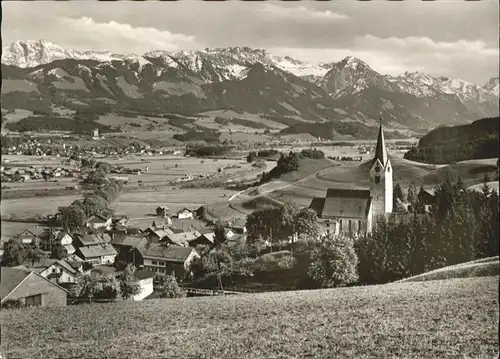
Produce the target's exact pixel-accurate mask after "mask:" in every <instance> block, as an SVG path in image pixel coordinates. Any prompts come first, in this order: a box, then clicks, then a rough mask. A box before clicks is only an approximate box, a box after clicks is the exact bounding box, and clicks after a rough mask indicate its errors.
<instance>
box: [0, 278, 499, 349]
mask: <svg viewBox="0 0 500 359" xmlns="http://www.w3.org/2000/svg"><path fill="white" fill-rule="evenodd" d="M497 298H498V276H496V277H483V278H464V279H450V280H443V281H429V282H414V283H395V284H388V285H379V286H367V287H354V288H342V289H328V290H317V291H300V292H279V293H262V294H248V295H236V296H227V297H197V298H184V299H155V300H147V301H143V302H120V303H112V304H92V305H81V306H70V307H65V308H54V309H40V308H38V309H37V308H30V309H21V310H9V311H2V312H1V313H0V319H1V322H2V343H1V347H0V352H1V354H2V355H4V356H6V357H8V358H10V357H22V358H35V357H36V358H39V357H42V358H55V357H58V358H61V357H64V358H68V357H85V358H103V357H113V358H127V357H133V358H167V357H201V356H202V357H211V358H215V357H217V358H221V357H225V358H227V357H232V358H234V357H253V358H256V357H261V358H262V357H268V358H269V357H286V358H290V357H299V358H305V357H311V358H318V357H349V358H354V357H355V358H390V357H405V358H458V357H461V358H463V357H467V358H478V357H481V358H492V357H496V356H497V355H498V344H499V343H498V306H497Z"/></svg>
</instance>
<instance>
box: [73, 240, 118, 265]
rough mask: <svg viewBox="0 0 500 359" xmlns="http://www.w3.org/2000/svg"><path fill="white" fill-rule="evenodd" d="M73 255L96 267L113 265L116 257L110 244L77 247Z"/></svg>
mask: <svg viewBox="0 0 500 359" xmlns="http://www.w3.org/2000/svg"><path fill="white" fill-rule="evenodd" d="M75 253H76V255H78V257H80V258H81V259H82V260H83V261H85V262H87V263H90V264H96V265H102V264H113V263H114V262H115V257H116V255H117V252H116V250H115V248H114V247H113V246H112V245H111V244H104V245H101V244H97V245H93V246H85V247H79V248H76V252H75Z"/></svg>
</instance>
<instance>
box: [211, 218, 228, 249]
mask: <svg viewBox="0 0 500 359" xmlns="http://www.w3.org/2000/svg"><path fill="white" fill-rule="evenodd" d="M226 242H227V235H226V229H225V228H224V226H223V225H222V224H220V223H218V224H216V225H215V228H214V246H215V247H218V248H220V246H222V245H223V244H224V243H226Z"/></svg>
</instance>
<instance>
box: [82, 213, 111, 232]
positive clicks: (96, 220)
mask: <svg viewBox="0 0 500 359" xmlns="http://www.w3.org/2000/svg"><path fill="white" fill-rule="evenodd" d="M111 224H112V217H111V216H105V215H102V214H94V215H92V216H90V217H89V219H88V220H87V223H86V226H87V227H90V228H92V229H99V228H106V229H109V228H111Z"/></svg>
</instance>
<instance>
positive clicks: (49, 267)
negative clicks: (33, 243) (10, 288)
mask: <svg viewBox="0 0 500 359" xmlns="http://www.w3.org/2000/svg"><path fill="white" fill-rule="evenodd" d="M33 270H34V271H35V272H37V273H38V274H40V275H41V276H42V277H44V278H47V279H48V280H50V281H52V282H54V283H57V284H59V285H62V286H64V285H65V284H69V283H75V281H76V276H77V275H78V274H79V273H83V268H81V267H80V269H75V268H73V267H72V266H71V265H70V264H69V263H68V262H66V261H65V260H59V259H42V260H41V261H39V262H36V263H34V265H33Z"/></svg>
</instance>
